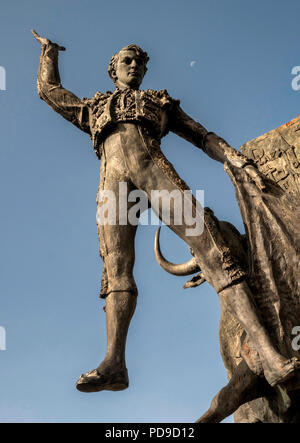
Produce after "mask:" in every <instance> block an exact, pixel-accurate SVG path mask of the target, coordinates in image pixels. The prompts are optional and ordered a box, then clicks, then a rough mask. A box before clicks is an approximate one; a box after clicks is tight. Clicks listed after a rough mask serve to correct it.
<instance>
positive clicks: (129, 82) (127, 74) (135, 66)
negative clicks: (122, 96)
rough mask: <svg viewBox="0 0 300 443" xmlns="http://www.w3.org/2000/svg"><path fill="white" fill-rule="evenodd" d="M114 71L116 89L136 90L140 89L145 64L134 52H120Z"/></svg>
mask: <svg viewBox="0 0 300 443" xmlns="http://www.w3.org/2000/svg"><path fill="white" fill-rule="evenodd" d="M115 69H116V75H117V80H116V83H117V86H118V88H120V89H125V88H128V87H129V88H132V89H138V88H139V87H140V84H141V83H142V80H143V77H144V75H145V64H144V61H143V59H142V58H141V57H139V56H138V55H137V54H136V52H135V51H130V50H128V51H127V50H125V51H121V52H120V53H119V57H118V61H117V63H116V68H115Z"/></svg>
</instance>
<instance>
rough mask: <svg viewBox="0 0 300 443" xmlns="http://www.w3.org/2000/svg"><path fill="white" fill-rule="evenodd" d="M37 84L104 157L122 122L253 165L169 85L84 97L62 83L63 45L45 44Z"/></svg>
mask: <svg viewBox="0 0 300 443" xmlns="http://www.w3.org/2000/svg"><path fill="white" fill-rule="evenodd" d="M37 86H38V92H39V95H40V97H41V98H42V99H43V100H44V101H45V102H46V103H48V104H49V105H50V106H51V107H52V108H53V109H54V110H55V111H56V112H58V113H59V114H61V115H62V116H63V117H64V118H66V119H67V120H69V121H70V122H72V123H73V124H74V125H75V126H77V127H78V128H80V129H81V130H82V131H84V132H86V133H88V134H89V135H90V137H91V138H92V141H93V146H94V149H95V152H96V154H97V156H98V158H101V144H102V142H103V141H104V140H105V137H106V136H107V135H108V134H109V133H110V131H112V130H113V128H114V126H115V125H116V123H118V122H135V123H136V124H138V125H140V126H141V129H142V130H143V131H144V132H145V134H146V135H148V136H149V135H150V139H151V138H152V140H153V139H154V140H155V141H156V142H157V143H158V144H159V143H160V140H161V138H162V137H163V136H165V135H166V134H167V133H168V132H169V131H172V132H174V133H176V134H177V135H179V136H181V137H183V138H184V139H185V140H187V141H189V142H191V143H193V144H194V145H195V146H197V147H199V148H201V149H203V151H204V152H206V154H208V155H209V156H210V157H212V158H213V159H215V160H218V161H220V162H222V163H225V162H226V161H227V162H229V163H231V164H233V165H235V166H241V167H242V166H245V165H247V164H250V163H251V160H249V159H248V158H247V157H245V156H244V155H243V154H241V153H240V152H239V151H237V150H235V149H234V148H232V147H231V146H229V145H228V144H227V143H226V142H225V140H223V139H222V138H221V137H219V136H217V135H216V134H214V133H212V132H208V131H207V130H206V129H205V128H204V127H203V126H202V125H201V124H200V123H197V122H195V121H194V120H193V119H192V118H191V117H189V116H188V115H187V114H186V113H185V112H184V111H183V110H182V109H181V107H180V105H179V100H174V99H173V98H171V97H170V96H169V94H168V92H167V91H166V90H165V89H164V90H161V91H155V90H152V89H148V90H133V89H130V88H128V89H125V90H119V89H116V90H115V92H113V93H112V92H110V91H108V92H106V93H105V94H103V93H101V92H97V93H96V94H95V95H94V96H93V97H92V98H91V99H87V98H84V99H82V100H80V99H79V98H78V97H76V96H75V95H74V94H73V93H72V92H70V91H68V90H66V89H65V88H63V87H62V85H61V82H60V76H59V71H58V49H57V45H55V44H53V43H49V44H47V45H44V46H42V53H41V59H40V66H39V72H38V80H37ZM146 138H147V137H146ZM148 139H149V137H148Z"/></svg>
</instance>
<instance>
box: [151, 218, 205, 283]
mask: <svg viewBox="0 0 300 443" xmlns="http://www.w3.org/2000/svg"><path fill="white" fill-rule="evenodd" d="M159 234H160V227H159V228H158V229H157V231H156V233H155V239H154V253H155V258H156V261H157V263H158V264H159V266H161V267H162V268H163V269H164V270H165V271H167V272H168V273H169V274H173V275H179V276H183V275H191V274H194V273H195V272H199V271H200V269H199V266H198V264H197V262H196V259H195V258H194V257H193V258H191V259H190V260H189V261H187V262H186V263H181V264H178V265H176V264H174V263H171V262H169V261H168V260H166V259H165V258H164V256H163V255H162V253H161V250H160V245H159Z"/></svg>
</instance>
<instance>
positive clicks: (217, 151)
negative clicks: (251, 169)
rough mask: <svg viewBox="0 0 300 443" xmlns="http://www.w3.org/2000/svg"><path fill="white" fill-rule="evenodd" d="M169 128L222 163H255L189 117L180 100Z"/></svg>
mask: <svg viewBox="0 0 300 443" xmlns="http://www.w3.org/2000/svg"><path fill="white" fill-rule="evenodd" d="M169 129H170V130H171V131H172V132H174V133H175V134H177V135H179V136H180V137H182V138H184V139H185V140H187V141H189V142H190V143H193V144H194V145H195V146H197V147H198V148H200V149H202V150H203V151H204V152H205V153H206V154H207V155H209V157H211V158H213V159H214V160H217V161H219V162H221V163H225V162H229V163H230V164H232V165H234V166H238V167H244V166H246V165H249V164H251V165H252V164H253V163H252V161H251V160H249V159H248V158H247V157H245V156H244V155H243V154H242V153H241V152H239V151H237V150H236V149H234V148H232V147H231V146H230V145H228V143H227V142H226V141H225V140H224V139H223V138H221V137H219V136H218V135H216V134H215V133H214V132H208V131H207V130H206V129H205V128H204V127H203V126H202V125H201V124H200V123H198V122H196V121H194V120H193V119H192V118H191V117H189V116H188V115H187V114H186V113H185V112H184V111H183V110H182V109H181V107H180V106H179V103H178V101H174V106H173V107H172V110H171V112H170V115H169Z"/></svg>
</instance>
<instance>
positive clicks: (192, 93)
mask: <svg viewBox="0 0 300 443" xmlns="http://www.w3.org/2000/svg"><path fill="white" fill-rule="evenodd" d="M299 13H300V4H299V2H298V1H297V0H287V1H285V2H282V1H279V0H262V1H261V0H259V1H258V0H252V1H251V2H246V1H243V0H186V1H181V0H163V1H162V0H160V1H158V0H151V1H147V2H146V1H144V0H139V1H137V0H128V1H124V0H122V1H121V0H115V1H114V2H107V1H104V0H89V1H87V2H82V1H78V0H72V1H71V0H70V1H67V0H63V1H61V0H59V1H58V0H51V1H43V2H41V1H38V0H28V1H26V2H23V1H21V0H19V1H14V0H12V1H11V2H5V3H4V4H2V5H1V14H0V36H1V38H0V49H1V50H0V66H3V67H4V68H5V70H6V76H7V78H6V87H7V89H6V91H0V122H1V123H0V124H1V131H0V192H1V210H2V211H1V214H2V216H1V219H0V232H1V255H0V260H1V263H0V269H1V279H0V325H1V326H3V327H5V329H6V333H7V350H6V351H0V393H1V394H0V421H2V422H9V421H12V422H15V421H22V422H32V421H33V422H47V421H50V422H53V421H55V422H59V421H62V422H65V421H67V422H188V421H194V420H195V419H197V418H198V417H199V416H200V415H201V414H202V413H203V412H205V410H206V409H207V408H208V406H209V404H210V400H211V399H212V397H213V396H214V395H215V393H216V392H217V391H218V390H219V389H220V388H221V387H222V386H224V385H225V384H226V374H225V370H224V368H223V365H222V361H221V358H220V354H219V344H218V324H219V315H220V309H219V302H218V297H217V294H216V293H215V292H214V290H213V289H211V288H210V287H209V286H208V284H207V283H205V284H204V285H203V286H201V287H200V288H198V289H190V290H183V289H182V286H183V284H184V282H185V279H184V278H178V277H172V276H170V275H168V274H166V273H164V271H162V270H161V269H160V268H159V267H158V265H157V264H156V262H155V259H154V253H153V239H154V233H155V227H153V226H140V227H139V229H138V234H137V238H136V266H135V278H136V282H137V285H138V288H139V299H138V306H137V310H136V313H135V316H134V319H133V321H132V325H131V328H130V331H129V336H128V349H127V367H128V370H129V376H130V388H129V389H127V390H126V391H123V392H101V393H96V394H90V395H87V394H86V395H85V394H82V393H79V392H78V391H76V390H75V382H76V380H77V378H78V376H79V375H80V374H81V373H82V372H86V371H87V370H90V369H92V368H94V367H95V366H97V364H98V363H99V362H100V360H101V359H102V357H103V355H104V351H105V316H104V312H103V311H102V306H103V302H102V301H101V300H99V299H98V298H97V297H98V292H99V286H100V277H101V268H102V262H101V260H100V258H99V254H98V238H97V231H96V223H95V213H96V204H95V198H96V191H97V186H98V180H99V162H98V160H97V158H96V156H95V154H94V153H93V149H92V146H91V143H90V140H89V138H88V137H87V136H86V135H85V134H83V133H81V132H80V131H79V130H77V129H76V128H75V127H73V126H72V125H71V124H69V123H68V122H66V121H64V120H63V119H62V118H61V117H60V116H59V115H56V114H55V113H54V112H53V111H52V110H51V109H50V108H49V107H48V106H47V105H46V104H45V103H44V102H42V101H41V100H40V99H39V98H38V96H37V92H36V73H37V68H38V62H39V54H40V48H39V45H38V44H37V42H36V41H35V40H34V39H33V37H32V35H31V33H30V29H31V28H34V29H36V30H37V31H38V32H39V33H40V34H41V35H43V36H46V37H48V38H49V39H51V40H53V41H56V42H58V43H60V44H62V45H64V46H66V48H67V51H66V52H65V53H61V54H60V72H61V77H62V83H63V85H64V86H65V87H66V88H67V89H69V90H71V91H73V92H74V93H75V94H76V95H78V96H79V97H83V96H85V97H89V96H92V95H93V94H94V93H95V92H96V91H97V90H101V91H106V90H111V89H113V85H112V83H111V80H110V78H109V77H108V75H107V65H108V62H109V60H110V57H111V55H112V54H113V53H115V52H116V51H118V50H119V49H120V48H121V47H123V46H125V45H126V44H129V43H137V44H138V45H140V46H141V47H142V48H143V49H145V50H146V51H147V52H148V54H149V56H150V62H149V65H148V73H147V75H146V77H145V79H144V83H143V88H144V89H147V88H152V89H164V88H165V89H167V90H168V92H169V93H170V95H171V96H173V97H174V98H179V99H180V100H181V105H182V107H183V109H184V110H185V111H186V112H187V113H188V114H189V115H191V116H192V117H193V118H194V119H196V120H198V121H199V122H201V123H202V124H203V125H204V126H206V127H207V128H208V130H211V131H215V132H217V133H218V134H219V135H221V136H222V137H224V138H225V139H226V140H227V141H228V142H229V143H230V144H231V145H232V146H234V147H237V148H238V147H239V146H240V145H242V144H243V143H244V142H246V141H248V140H250V139H253V138H255V137H257V136H259V135H261V134H263V133H264V132H267V131H269V130H271V129H273V128H275V127H277V126H279V125H281V124H283V123H285V122H288V121H289V120H291V119H292V118H294V117H296V116H298V115H299V103H300V91H299V92H297V91H294V90H293V89H292V87H291V81H292V78H293V76H292V75H291V70H292V68H293V67H294V66H297V65H300V35H299ZM192 61H195V63H193V66H191V62H192ZM162 146H163V150H164V152H165V154H166V156H167V157H168V159H169V160H170V161H172V163H173V164H174V166H175V168H176V169H177V171H178V172H179V173H180V175H181V176H182V178H184V180H185V181H186V182H187V183H188V184H189V186H190V187H191V189H193V190H196V189H203V190H204V192H205V205H206V206H210V207H211V208H212V209H213V210H214V211H215V214H216V215H217V216H218V217H219V218H220V219H223V220H228V221H230V222H232V223H233V224H235V226H237V228H239V229H240V230H241V231H242V230H243V225H242V221H241V217H240V214H239V210H238V207H237V204H236V202H235V198H234V191H233V187H232V185H231V183H230V180H229V178H228V177H227V176H226V175H225V172H224V171H223V169H222V165H220V164H217V163H216V162H214V161H213V160H211V159H209V158H208V157H206V156H205V154H203V153H202V152H201V151H200V150H198V149H196V148H195V147H193V146H192V145H189V144H188V143H187V142H185V141H184V140H182V139H179V138H178V137H177V136H175V135H174V134H169V135H168V136H167V137H166V138H165V139H164V140H163V143H162ZM162 244H163V248H164V251H167V255H168V257H169V258H170V259H172V260H173V261H178V262H179V261H183V260H185V259H187V258H189V252H188V248H187V247H186V246H185V245H184V243H183V242H182V241H181V240H179V239H178V238H176V237H175V235H174V234H173V233H172V232H169V230H168V229H167V228H166V227H165V228H164V229H163V232H162ZM228 421H231V418H229V419H228Z"/></svg>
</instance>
